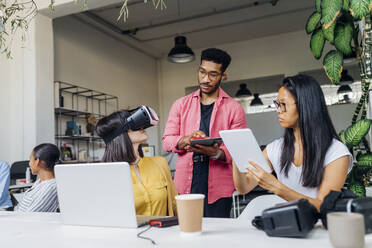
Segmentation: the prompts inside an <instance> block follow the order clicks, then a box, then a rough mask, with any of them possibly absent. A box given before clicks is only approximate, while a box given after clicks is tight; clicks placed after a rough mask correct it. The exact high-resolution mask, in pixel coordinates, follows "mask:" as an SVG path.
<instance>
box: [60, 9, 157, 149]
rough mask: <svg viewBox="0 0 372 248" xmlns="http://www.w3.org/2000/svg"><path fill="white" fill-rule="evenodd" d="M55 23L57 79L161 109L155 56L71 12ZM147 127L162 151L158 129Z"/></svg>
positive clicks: (127, 104)
mask: <svg viewBox="0 0 372 248" xmlns="http://www.w3.org/2000/svg"><path fill="white" fill-rule="evenodd" d="M53 27H54V57H55V67H54V68H55V75H54V79H55V80H57V81H63V82H68V83H72V84H75V85H79V86H82V87H86V88H89V89H94V90H97V91H101V92H104V93H107V94H111V95H115V96H118V97H119V108H134V107H136V106H138V105H149V106H151V107H153V108H154V109H155V110H156V111H158V110H159V104H158V102H159V98H158V81H157V73H156V61H155V59H153V58H151V57H148V56H147V55H144V54H142V53H140V52H138V51H136V50H134V49H132V48H130V47H128V46H126V45H125V44H123V43H121V42H119V41H117V40H114V39H112V38H110V37H108V36H106V35H105V34H102V33H101V32H99V31H97V30H95V29H93V28H92V27H91V26H88V25H86V24H84V23H82V22H80V21H79V20H77V19H75V18H74V17H71V16H68V17H63V18H58V19H55V20H54V22H53ZM147 131H148V133H149V135H150V139H149V143H150V144H152V145H156V150H157V151H159V146H158V142H159V141H158V135H159V134H158V129H157V128H149V129H148V130H147Z"/></svg>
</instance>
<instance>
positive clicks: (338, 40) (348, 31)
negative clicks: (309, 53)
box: [335, 24, 353, 55]
mask: <svg viewBox="0 0 372 248" xmlns="http://www.w3.org/2000/svg"><path fill="white" fill-rule="evenodd" d="M352 39H353V27H352V26H351V25H350V24H346V25H344V24H337V26H336V29H335V47H336V48H337V50H339V51H340V52H342V53H343V54H344V55H350V54H351V53H352V52H353V51H352V49H351V41H352Z"/></svg>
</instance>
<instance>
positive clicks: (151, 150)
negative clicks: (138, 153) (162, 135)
mask: <svg viewBox="0 0 372 248" xmlns="http://www.w3.org/2000/svg"><path fill="white" fill-rule="evenodd" d="M141 148H142V152H143V156H145V157H153V156H155V146H150V145H148V144H142V145H141Z"/></svg>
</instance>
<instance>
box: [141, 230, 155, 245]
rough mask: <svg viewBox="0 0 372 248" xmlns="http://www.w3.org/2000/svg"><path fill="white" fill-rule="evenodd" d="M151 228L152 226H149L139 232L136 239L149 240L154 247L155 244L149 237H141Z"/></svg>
mask: <svg viewBox="0 0 372 248" xmlns="http://www.w3.org/2000/svg"><path fill="white" fill-rule="evenodd" d="M151 227H153V226H149V227H148V228H146V229H145V230H142V231H140V232H139V233H137V237H138V238H140V239H146V240H149V241H151V243H152V244H153V245H156V242H155V241H154V240H153V239H151V238H149V237H145V236H142V234H144V233H145V232H147V231H148V230H150V229H151Z"/></svg>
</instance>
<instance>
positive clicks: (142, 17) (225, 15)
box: [74, 0, 314, 58]
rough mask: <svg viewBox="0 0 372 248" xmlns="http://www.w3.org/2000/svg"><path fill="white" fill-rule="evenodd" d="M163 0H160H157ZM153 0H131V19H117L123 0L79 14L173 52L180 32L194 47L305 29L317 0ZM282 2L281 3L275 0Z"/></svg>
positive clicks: (134, 43) (146, 48)
mask: <svg viewBox="0 0 372 248" xmlns="http://www.w3.org/2000/svg"><path fill="white" fill-rule="evenodd" d="M156 1H157V0H156ZM164 1H165V3H166V6H167V8H166V9H164V10H160V8H158V9H155V8H154V6H153V5H152V0H148V3H144V2H143V0H131V1H129V19H128V20H127V21H126V22H124V21H123V20H119V21H118V20H117V18H118V16H119V11H120V8H121V6H120V5H117V4H116V5H111V6H106V7H103V8H100V9H95V10H90V11H86V12H82V13H80V14H76V15H74V16H75V17H76V18H77V19H79V20H80V21H82V22H84V23H86V24H89V25H91V26H92V27H94V28H96V29H99V30H100V31H101V32H104V33H106V34H107V35H109V36H111V37H114V38H115V39H117V40H120V41H122V42H124V43H126V44H127V45H129V46H131V47H133V48H135V49H137V50H140V51H142V52H144V53H146V54H148V55H150V56H152V57H154V58H161V57H164V56H166V55H167V54H168V52H169V50H170V49H171V48H172V47H173V45H174V37H175V36H176V35H184V36H186V37H187V40H188V45H189V46H190V47H191V48H192V49H199V48H204V47H208V46H218V45H221V44H225V43H231V42H237V41H242V40H249V39H255V38H260V37H264V36H270V35H276V34H280V33H286V32H292V31H298V30H304V27H305V24H306V20H307V18H308V16H309V15H310V14H311V13H312V12H313V11H314V1H313V0H279V1H278V0H256V1H254V0H164ZM275 3H276V4H275Z"/></svg>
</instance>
